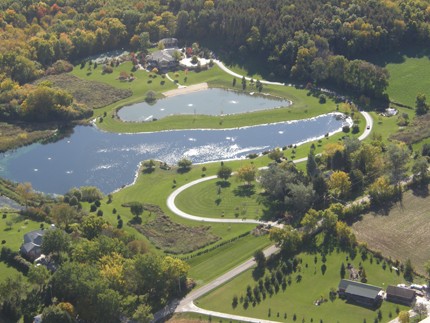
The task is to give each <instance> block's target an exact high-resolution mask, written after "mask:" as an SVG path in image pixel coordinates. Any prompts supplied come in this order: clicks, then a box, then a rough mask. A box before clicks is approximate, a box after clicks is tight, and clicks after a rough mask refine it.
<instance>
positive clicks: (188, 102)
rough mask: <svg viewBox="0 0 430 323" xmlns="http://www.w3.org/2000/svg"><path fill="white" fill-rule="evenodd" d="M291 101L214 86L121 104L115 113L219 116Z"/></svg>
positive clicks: (124, 116)
mask: <svg viewBox="0 0 430 323" xmlns="http://www.w3.org/2000/svg"><path fill="white" fill-rule="evenodd" d="M290 104H291V102H290V101H288V100H276V99H274V98H269V97H264V96H261V95H258V94H254V95H249V94H244V93H240V92H235V91H228V90H223V89H219V88H213V89H207V90H204V91H198V92H194V93H189V94H187V95H177V96H173V97H169V98H165V99H161V100H158V101H156V103H155V104H153V105H149V104H147V103H146V102H140V103H136V104H133V105H129V106H126V107H123V108H121V109H120V110H119V111H118V116H119V118H120V119H121V120H123V121H151V120H153V119H154V118H155V119H160V118H163V117H165V116H168V115H175V114H176V115H177V114H189V115H194V114H203V115H212V116H219V115H225V114H237V113H246V112H252V111H259V110H268V109H273V108H279V107H286V106H289V105H290Z"/></svg>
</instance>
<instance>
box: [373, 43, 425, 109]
mask: <svg viewBox="0 0 430 323" xmlns="http://www.w3.org/2000/svg"><path fill="white" fill-rule="evenodd" d="M429 54H430V53H429V51H428V49H421V48H408V49H404V50H403V51H401V52H396V53H390V54H386V55H379V56H380V57H378V58H377V59H375V60H374V61H375V62H376V63H378V64H379V65H381V66H384V67H386V68H387V70H388V72H389V73H390V79H389V86H388V89H387V93H388V95H389V96H390V99H391V100H392V101H396V102H400V103H402V104H406V105H408V106H411V107H415V98H416V96H417V94H418V93H424V94H426V96H427V98H429V97H430V78H429V77H428V75H429V73H430V64H429V63H430V60H429Z"/></svg>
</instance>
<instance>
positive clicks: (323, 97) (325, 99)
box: [319, 94, 327, 104]
mask: <svg viewBox="0 0 430 323" xmlns="http://www.w3.org/2000/svg"><path fill="white" fill-rule="evenodd" d="M326 102H327V98H326V97H325V95H324V94H321V95H320V97H319V103H320V104H324V103H326Z"/></svg>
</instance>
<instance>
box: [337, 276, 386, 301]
mask: <svg viewBox="0 0 430 323" xmlns="http://www.w3.org/2000/svg"><path fill="white" fill-rule="evenodd" d="M338 293H339V296H340V297H342V298H345V299H346V300H347V301H348V302H352V303H357V304H360V305H363V306H366V307H377V306H378V305H379V304H380V302H381V300H382V288H380V287H377V286H373V285H369V284H364V283H360V282H357V281H353V280H348V279H342V280H341V281H340V283H339V286H338Z"/></svg>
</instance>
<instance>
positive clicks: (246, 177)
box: [237, 165, 257, 185]
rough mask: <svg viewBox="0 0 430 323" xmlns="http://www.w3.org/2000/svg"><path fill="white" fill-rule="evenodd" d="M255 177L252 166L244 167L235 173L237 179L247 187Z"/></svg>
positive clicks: (254, 170)
mask: <svg viewBox="0 0 430 323" xmlns="http://www.w3.org/2000/svg"><path fill="white" fill-rule="evenodd" d="M256 175H257V169H256V168H255V166H254V165H244V166H242V167H241V168H239V170H238V171H237V178H238V179H239V180H241V181H244V182H245V183H246V184H247V185H251V182H253V181H255V176H256Z"/></svg>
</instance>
